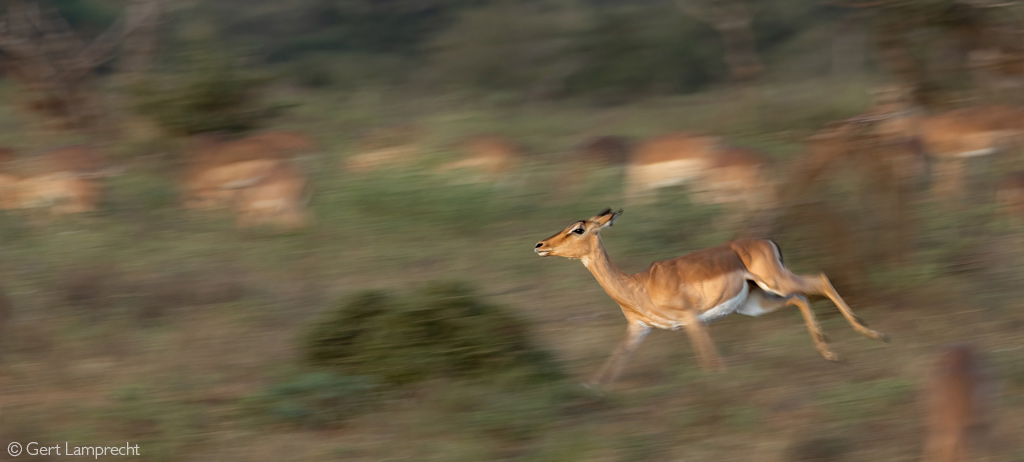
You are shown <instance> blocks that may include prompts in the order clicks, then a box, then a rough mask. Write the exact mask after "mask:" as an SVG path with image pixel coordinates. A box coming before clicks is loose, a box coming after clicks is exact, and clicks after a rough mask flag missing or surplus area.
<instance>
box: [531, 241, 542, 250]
mask: <svg viewBox="0 0 1024 462" xmlns="http://www.w3.org/2000/svg"><path fill="white" fill-rule="evenodd" d="M542 245H544V243H543V242H538V243H537V245H535V246H533V248H535V249H539V248H540V247H541V246H542Z"/></svg>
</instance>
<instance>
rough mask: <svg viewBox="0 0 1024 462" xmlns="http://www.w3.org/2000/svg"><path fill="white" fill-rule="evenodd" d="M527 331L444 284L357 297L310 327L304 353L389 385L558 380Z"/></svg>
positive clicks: (515, 320)
mask: <svg viewBox="0 0 1024 462" xmlns="http://www.w3.org/2000/svg"><path fill="white" fill-rule="evenodd" d="M528 331H529V327H528V325H527V324H526V323H525V322H524V321H523V320H522V319H520V318H518V317H516V316H514V315H513V314H512V313H510V312H509V311H508V310H506V309H504V308H502V307H499V306H495V305H491V304H489V303H486V302H484V301H482V300H480V298H479V297H477V296H476V295H475V294H474V293H473V291H472V290H471V289H469V288H467V287H466V286H463V285H461V284H454V283H443V284H434V285H431V286H428V287H426V288H424V289H423V290H420V291H418V292H417V293H415V294H413V295H411V296H408V297H396V296H393V295H389V294H386V293H383V292H379V291H367V292H362V293H359V294H356V295H355V296H353V297H351V298H349V299H348V300H347V301H345V302H343V303H342V304H341V305H340V306H338V307H337V308H336V309H334V310H333V311H331V312H330V313H328V314H327V316H326V317H325V318H324V319H322V320H320V321H318V322H316V323H315V324H314V325H313V326H312V328H311V329H310V330H309V331H308V333H307V334H306V335H305V337H304V339H303V344H304V345H303V348H304V352H305V356H306V358H307V359H308V360H309V361H310V362H311V363H313V364H314V365H318V366H329V367H332V368H334V369H335V370H337V371H339V372H342V373H345V374H354V375H367V376H374V377H379V378H381V379H382V380H383V381H385V382H388V383H391V384H405V383H413V382H419V381H422V380H425V379H428V378H432V377H456V378H466V377H485V376H486V377H488V378H495V379H499V380H503V379H513V380H519V379H524V378H525V379H529V380H552V379H556V378H558V377H560V376H561V374H560V371H559V368H558V367H557V365H556V364H555V362H554V361H553V359H552V357H551V356H550V354H549V353H548V352H546V351H543V350H541V349H538V348H537V347H536V346H535V345H534V344H533V342H532V341H531V340H530V338H529V335H528Z"/></svg>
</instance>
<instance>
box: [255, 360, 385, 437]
mask: <svg viewBox="0 0 1024 462" xmlns="http://www.w3.org/2000/svg"><path fill="white" fill-rule="evenodd" d="M376 388H377V385H376V383H374V381H373V380H371V379H369V378H367V377H360V376H344V375H339V374H335V373H332V372H311V373H306V374H302V375H299V376H298V377H296V378H294V379H292V380H290V381H287V382H282V383H278V384H275V385H272V386H270V387H269V388H267V389H266V390H265V391H263V393H261V394H258V395H256V396H253V397H252V398H250V399H249V401H250V405H251V406H252V409H254V410H256V411H257V412H258V413H259V414H262V415H264V416H266V417H268V418H271V419H274V420H277V421H283V422H288V423H292V424H296V425H299V426H304V427H316V428H320V427H325V426H329V425H332V424H336V423H338V422H342V421H344V420H346V419H348V418H349V417H352V416H353V415H355V414H356V413H358V412H360V411H362V410H363V409H364V408H365V407H366V406H368V405H369V403H371V402H372V393H373V391H374V390H375V389H376Z"/></svg>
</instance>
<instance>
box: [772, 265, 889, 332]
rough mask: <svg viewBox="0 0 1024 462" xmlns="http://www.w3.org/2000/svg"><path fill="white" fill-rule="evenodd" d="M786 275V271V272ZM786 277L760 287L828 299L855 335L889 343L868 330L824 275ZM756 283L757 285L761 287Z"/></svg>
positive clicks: (793, 275)
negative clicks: (855, 332) (851, 327)
mask: <svg viewBox="0 0 1024 462" xmlns="http://www.w3.org/2000/svg"><path fill="white" fill-rule="evenodd" d="M787 273H788V271H787ZM787 276H788V277H783V278H779V280H776V281H773V283H772V284H771V285H769V286H768V287H762V288H764V289H767V290H770V291H772V292H776V291H778V292H780V293H784V294H807V295H820V296H822V297H828V299H829V300H832V303H834V304H835V305H836V307H837V308H839V312H840V313H842V314H843V317H844V318H846V321H847V322H849V323H850V325H851V326H853V330H855V331H857V333H859V334H861V335H863V336H865V337H867V338H870V339H874V340H881V341H883V342H888V341H889V336H888V335H885V334H883V333H881V332H878V331H875V330H872V329H870V328H868V324H867V323H866V322H864V320H863V319H861V318H860V316H857V314H856V313H854V312H853V310H852V309H850V306H849V305H847V304H846V301H844V300H843V297H840V296H839V292H836V289H835V287H832V283H831V282H829V280H828V277H827V276H825V273H820V274H818V275H815V276H798V275H795V274H792V273H789V274H788V275H787ZM761 284H762V283H761V282H758V285H761Z"/></svg>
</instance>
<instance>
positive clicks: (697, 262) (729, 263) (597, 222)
mask: <svg viewBox="0 0 1024 462" xmlns="http://www.w3.org/2000/svg"><path fill="white" fill-rule="evenodd" d="M621 213H622V211H621V210H620V211H619V212H616V213H612V211H611V209H608V210H605V211H604V212H601V213H599V214H598V215H595V216H594V217H591V218H590V219H588V220H580V221H577V222H575V223H573V224H571V225H569V226H568V227H566V228H565V229H563V230H562V231H559V232H558V233H556V234H555V235H553V236H551V237H549V238H547V239H545V240H543V241H540V242H538V243H537V245H536V246H534V252H536V253H537V254H538V255H540V256H542V257H547V256H559V257H565V258H570V259H578V260H580V261H582V262H583V265H584V266H585V267H586V268H587V269H588V270H590V272H591V273H592V274H593V275H594V278H595V279H597V282H598V283H599V284H600V285H601V287H602V288H603V289H604V290H605V292H607V293H608V295H609V296H610V297H611V298H612V300H614V301H615V303H616V304H618V305H619V307H620V308H621V309H622V314H623V315H624V316H625V317H626V321H627V323H628V328H627V334H626V338H625V339H624V340H623V341H622V343H621V344H620V345H619V347H618V348H616V350H615V352H614V353H613V354H612V357H611V358H609V360H608V361H607V362H605V365H604V366H603V367H602V368H601V370H600V371H599V372H598V373H597V375H596V376H595V377H594V378H593V379H592V380H591V381H590V384H591V385H595V386H598V385H601V384H602V383H604V382H606V381H611V380H614V379H615V378H616V377H617V376H618V374H619V372H620V371H621V369H622V366H623V365H624V363H625V362H626V361H628V359H629V357H630V355H631V354H632V352H633V351H634V350H635V349H636V347H637V346H638V345H639V344H640V342H641V341H642V340H643V338H644V336H646V335H647V333H648V332H650V330H651V328H659V329H671V330H675V329H679V328H684V329H686V332H687V334H688V336H689V337H690V341H691V342H692V343H693V346H694V349H695V350H696V351H697V354H698V357H699V358H700V363H701V365H702V366H704V367H720V366H721V359H720V358H719V356H718V353H717V352H716V351H715V348H714V345H713V344H712V343H711V339H710V337H709V336H708V334H707V329H706V327H705V325H706V324H710V323H711V322H713V321H715V320H718V319H721V318H723V317H725V316H728V315H729V314H731V313H734V312H739V313H742V314H746V315H749V316H760V315H762V314H765V313H769V312H771V311H774V310H777V309H779V308H781V307H783V306H786V305H793V306H796V307H797V308H799V309H800V311H801V313H802V314H803V316H804V321H805V323H806V325H807V329H808V330H809V331H810V333H811V337H812V339H813V340H814V343H815V346H816V347H817V349H818V351H819V352H820V353H821V354H822V356H824V357H825V358H826V359H828V360H832V361H837V360H839V357H838V355H836V354H835V353H833V352H832V351H831V350H830V349H829V347H828V344H827V341H826V339H825V335H824V333H822V332H821V327H820V326H819V325H818V321H817V318H816V317H815V316H814V312H813V311H811V308H810V304H809V303H808V301H807V299H806V297H805V294H807V295H820V296H825V297H828V298H829V299H831V300H832V301H833V303H835V304H836V306H837V307H838V308H839V310H840V312H841V313H842V314H843V316H844V317H846V319H847V321H848V322H849V323H850V324H851V325H852V326H853V328H854V330H856V331H857V332H859V333H861V334H862V335H864V336H866V337H869V338H872V339H877V340H887V337H886V336H885V335H884V334H881V333H879V332H876V331H873V330H871V329H869V328H868V327H867V326H866V325H865V324H864V322H863V321H862V320H861V319H860V318H858V317H857V316H856V315H855V314H854V313H853V311H852V310H851V309H850V307H849V306H847V305H846V302H844V301H843V299H842V298H841V297H840V296H839V294H838V293H837V292H836V291H835V289H834V288H833V287H832V284H831V283H829V281H828V278H827V277H825V275H824V274H818V275H815V276H798V275H796V274H793V273H791V272H790V271H789V270H788V269H786V268H785V266H783V264H782V253H781V251H780V249H779V246H778V245H777V244H775V243H774V242H772V241H769V240H755V239H744V240H737V241H733V242H730V243H727V244H724V245H721V246H718V247H712V248H708V249H704V250H700V251H697V252H693V253H690V254H687V255H683V256H681V257H676V258H672V259H668V260H661V261H656V262H654V263H652V264H651V265H650V266H649V267H648V268H647V269H646V270H644V271H641V272H639V273H635V274H627V273H624V272H622V271H621V270H619V269H618V267H616V266H615V265H614V264H613V263H612V262H611V260H610V259H609V257H608V254H607V253H606V252H605V249H604V245H603V244H602V243H601V237H600V234H599V233H600V231H601V230H602V229H604V228H607V227H609V226H611V225H612V224H613V223H614V222H615V219H616V218H617V217H618V216H619V214H621Z"/></svg>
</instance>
